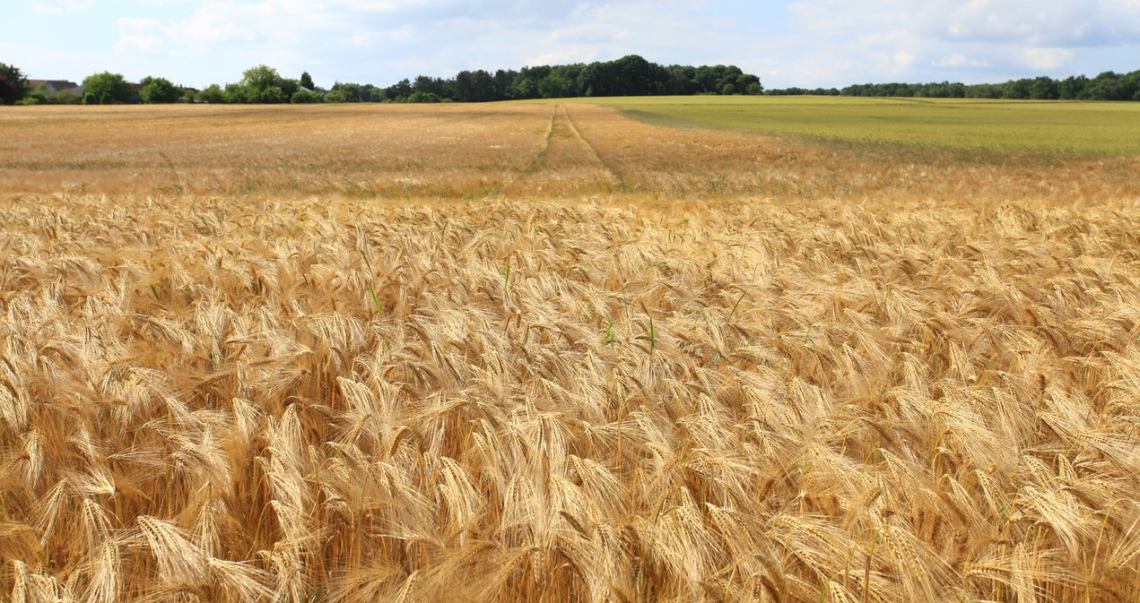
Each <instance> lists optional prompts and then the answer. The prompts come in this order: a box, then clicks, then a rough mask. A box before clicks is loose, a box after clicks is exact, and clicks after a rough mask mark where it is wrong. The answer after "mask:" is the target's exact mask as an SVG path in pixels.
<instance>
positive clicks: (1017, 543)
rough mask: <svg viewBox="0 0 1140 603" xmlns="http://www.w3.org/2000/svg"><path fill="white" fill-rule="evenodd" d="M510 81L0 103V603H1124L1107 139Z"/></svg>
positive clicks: (1133, 504)
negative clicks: (790, 112) (824, 134)
mask: <svg viewBox="0 0 1140 603" xmlns="http://www.w3.org/2000/svg"><path fill="white" fill-rule="evenodd" d="M518 107H519V106H517V105H502V106H491V107H490V108H480V111H484V112H486V113H487V115H485V116H484V117H482V118H470V117H463V116H462V115H463V112H464V111H467V112H469V111H471V109H470V107H466V108H465V107H463V106H454V107H437V108H428V109H424V108H417V109H414V110H413V109H412V108H395V109H388V108H382V109H380V110H379V112H378V113H372V112H369V111H367V110H362V109H358V108H351V109H346V110H345V112H344V113H338V112H336V111H332V112H330V113H328V114H319V115H316V116H315V117H313V118H312V119H313V120H316V118H317V117H320V118H322V119H323V120H325V121H322V122H320V123H318V121H312V122H311V126H312V127H311V128H309V130H310V132H316V133H315V134H312V135H311V136H309V137H308V138H307V139H305V141H302V142H296V144H294V143H293V142H289V143H287V144H285V143H283V144H282V145H278V146H273V145H269V146H266V144H268V143H264V142H257V141H264V140H271V139H273V137H274V136H276V137H280V138H282V139H289V140H294V139H293V137H294V136H296V135H295V132H296V131H298V125H297V124H298V123H301V124H304V123H310V122H306V121H305V120H306V119H307V118H306V117H305V115H307V114H306V113H305V112H304V111H297V112H296V113H292V114H291V113H289V112H288V111H284V112H282V113H280V114H274V115H270V116H268V117H266V116H265V115H264V114H260V115H261V117H260V118H259V119H262V120H263V121H262V122H261V123H260V124H259V125H255V124H251V125H250V128H251V129H249V130H242V129H240V128H237V127H236V126H234V123H233V122H230V121H227V120H247V119H251V116H253V115H254V114H255V113H256V112H255V111H252V110H249V111H247V110H246V109H244V108H239V109H235V110H233V112H232V113H226V112H224V111H223V112H218V113H211V114H209V115H206V116H203V115H200V114H199V115H194V116H191V114H189V113H186V112H188V111H194V110H197V109H198V108H182V109H167V110H160V111H158V112H156V113H153V114H148V113H145V112H144V111H143V110H141V109H140V110H139V111H138V112H136V113H129V112H126V111H127V109H118V111H124V112H125V113H123V114H121V115H120V114H116V113H114V111H112V112H111V113H110V114H108V113H103V112H93V113H92V114H90V115H88V116H86V118H84V117H82V116H79V115H78V114H67V113H66V112H65V111H63V110H61V111H60V114H59V115H58V116H56V117H58V119H59V120H63V121H64V122H66V121H67V120H73V121H74V123H72V124H71V125H70V126H68V127H70V128H71V129H73V130H76V131H77V132H78V137H79V138H84V137H87V139H88V140H89V141H91V142H90V144H89V145H87V146H80V147H77V148H74V149H69V150H65V151H61V150H59V149H58V148H57V149H56V150H55V151H54V155H53V154H52V153H53V151H50V150H49V149H48V146H47V145H46V144H45V145H44V146H43V147H42V148H40V147H36V146H35V144H33V142H34V141H35V140H40V138H38V137H37V136H34V135H33V134H34V133H35V132H36V128H43V129H44V130H43V131H48V130H50V129H52V128H60V127H61V126H60V125H59V123H53V122H52V120H50V119H47V117H51V116H53V115H55V114H52V113H46V112H45V113H42V114H36V115H37V116H38V117H37V119H40V120H42V121H36V120H35V119H29V118H27V115H28V114H26V113H21V112H17V111H11V112H0V122H5V123H6V124H11V123H15V122H16V121H19V120H24V123H23V125H21V126H19V127H20V128H24V129H18V128H15V126H13V128H14V129H11V130H7V131H11V132H17V135H16V136H14V138H15V140H16V141H17V142H19V141H20V140H23V141H25V142H27V143H28V151H27V153H26V154H25V155H22V156H18V155H16V154H12V153H11V152H10V149H11V148H14V147H15V145H16V143H13V142H12V140H13V139H12V138H9V139H8V140H7V141H6V142H0V144H4V145H9V146H8V148H6V149H5V150H4V160H3V161H4V163H3V166H4V170H3V172H2V173H3V178H4V179H3V181H2V186H0V188H2V189H3V194H4V195H5V196H4V197H3V200H2V201H0V225H2V231H0V232H2V235H0V249H2V250H3V253H2V254H0V313H2V314H0V315H2V316H3V319H2V320H0V494H2V498H0V562H2V568H0V569H2V571H0V600H3V601H10V602H13V603H15V602H20V603H24V602H33V601H34V602H39V601H44V602H49V601H91V602H111V601H188V602H199V601H201V602H205V601H210V602H226V601H234V602H236V601H288V602H298V603H301V602H305V603H309V602H312V603H315V602H320V601H330V602H331V601H348V602H361V601H401V602H404V601H471V602H475V601H500V602H505V603H506V602H522V601H527V602H532V601H534V602H540V601H542V602H545V601H549V602H555V601H582V602H586V601H589V602H598V603H601V602H614V603H635V602H636V603H642V602H646V603H647V602H651V601H662V602H664V601H676V602H681V601H706V602H714V601H716V602H721V601H741V602H743V601H764V602H781V603H791V602H800V601H803V602H816V601H834V602H861V603H866V602H884V603H885V602H895V601H916V602H919V601H942V600H945V601H1009V602H1013V601H1016V602H1019V603H1024V602H1030V601H1058V602H1070V601H1071V602H1092V601H1096V602H1101V601H1103V602H1111V601H1135V600H1137V598H1140V481H1138V480H1137V477H1136V476H1137V474H1138V472H1140V448H1138V444H1140V434H1138V432H1137V429H1138V428H1140V344H1138V337H1137V335H1138V334H1140V198H1138V195H1137V191H1136V188H1135V187H1136V186H1137V184H1136V176H1135V175H1134V174H1135V173H1136V172H1134V171H1131V168H1132V167H1135V164H1136V163H1137V159H1136V158H1134V157H1082V156H1071V157H1066V156H1057V155H1025V154H1008V153H1003V154H995V153H989V152H987V153H975V152H957V151H952V150H937V149H922V148H905V147H889V146H871V145H841V144H836V143H821V142H813V141H810V140H803V139H795V138H779V137H770V136H759V135H756V134H753V133H742V132H736V131H730V130H706V129H700V128H681V127H676V126H674V125H671V124H661V123H653V122H650V121H644V120H642V121H636V120H631V119H629V118H628V117H626V116H625V115H624V114H623V113H621V112H619V111H617V110H614V109H608V108H601V107H588V106H567V105H559V106H556V107H550V106H542V105H534V106H522V108H521V109H520V108H518ZM33 109H34V108H33ZM212 110H213V109H211V111H212ZM322 110H325V111H329V109H327V108H325V109H322ZM433 110H438V113H437V114H433V113H431V111H433ZM179 111H182V113H179ZM305 111H309V110H308V109H306V110H305ZM385 111H390V112H391V113H385ZM401 112H403V113H401ZM107 115H111V117H112V118H114V119H120V120H122V121H124V123H125V124H126V125H124V127H123V128H121V129H120V130H119V131H118V133H115V132H112V131H110V130H106V129H105V123H104V120H106V119H110V118H108V117H107ZM131 119H137V120H139V121H140V122H142V123H145V122H147V120H155V119H158V120H168V121H169V123H171V124H172V123H174V122H177V120H179V119H181V120H182V121H180V122H178V123H180V124H182V125H168V126H166V131H167V134H168V136H169V138H170V139H171V140H173V141H174V142H167V141H165V140H160V139H159V138H157V137H156V138H154V139H148V138H147V135H146V132H149V131H150V129H148V128H146V127H143V126H142V125H139V126H138V127H137V129H136V130H133V133H132V130H131V128H132V127H134V126H131V125H130V124H131V121H130V120H131ZM404 119H408V120H418V123H419V124H420V125H419V126H416V127H412V126H409V125H407V122H401V120H404ZM85 120H86V121H85ZM389 121H390V122H395V123H389ZM378 122H379V123H378ZM449 122H454V123H455V124H462V127H456V128H452V127H451V126H449V125H448V123H449ZM226 123H229V124H230V126H231V127H222V125H219V124H223V125H224V124H226ZM322 123H323V124H324V126H320V124H322ZM401 123H402V124H404V125H402V126H401V125H400V124H401ZM5 127H7V125H6V126H5ZM320 127H327V129H326V130H321V129H320ZM401 127H403V128H407V129H406V131H405V130H401ZM101 129H103V131H104V132H105V136H106V137H107V138H108V139H109V141H108V142H105V143H99V142H98V141H99V140H101V139H100V136H101V134H99V131H100V130H101ZM338 129H345V131H348V130H351V131H353V132H365V133H366V132H369V131H372V130H375V131H376V132H379V134H376V135H374V136H371V137H370V136H366V135H364V134H360V136H359V137H354V138H351V140H348V139H346V142H345V146H343V147H339V148H331V147H328V143H329V142H330V141H332V140H334V139H336V138H337V136H338V135H337V134H336V133H335V132H336V131H337V130H338ZM500 129H501V130H502V132H501V135H500V134H499V130H500ZM211 132H212V133H211ZM258 132H260V133H258ZM380 134H382V135H380ZM116 136H118V137H121V138H116ZM401 136H404V137H405V138H403V139H401V138H400V137H401ZM447 136H452V137H454V138H453V139H446V137H447ZM242 137H248V139H243V138H242ZM211 138H212V139H214V142H213V143H209V144H214V145H215V147H214V148H216V149H219V150H218V151H217V153H216V154H215V155H210V154H209V153H205V152H204V151H203V150H202V146H201V145H207V141H208V140H209V139H211ZM243 140H245V142H243ZM297 140H298V141H299V140H300V139H297ZM367 140H375V141H379V142H375V143H373V146H371V147H370V146H368V144H369V143H367V142H366V141H367ZM100 145H102V146H100ZM148 145H150V146H148ZM298 145H311V146H310V147H299V146H298ZM318 148H326V149H328V150H327V152H324V153H323V154H322V153H318V152H317V151H316V150H315V149H318ZM37 149H39V150H37ZM139 149H150V151H146V152H143V151H139ZM155 149H159V150H161V151H162V154H163V155H165V156H166V160H165V161H164V160H163V159H162V157H158V159H157V160H156V159H155V156H154V155H155V153H154V150H155ZM267 149H268V150H267ZM369 149H371V152H372V155H365V153H366V152H368V150H369ZM392 149H398V150H392ZM486 149H491V150H490V151H487V150H486ZM306 150H308V151H311V152H312V153H313V154H312V156H311V160H310V159H307V160H306V161H310V162H309V163H302V162H301V159H299V157H301V156H302V155H303V153H301V151H306ZM294 152H296V153H298V154H297V155H290V153H294ZM116 153H118V154H119V155H118V156H117V157H118V158H117V159H115V158H114V157H115V156H116V155H115V154H116ZM483 153H488V154H483ZM363 156H368V157H371V158H372V159H370V160H369V161H371V162H373V167H368V166H367V165H365V163H366V162H363V160H362V163H360V164H353V163H352V162H351V161H352V158H353V157H363ZM290 157H292V159H290ZM401 158H402V159H401ZM781 158H783V159H781ZM401 160H402V161H404V163H403V164H400V163H399V161H401ZM290 161H292V162H293V163H289V162H290ZM433 162H434V163H433ZM282 165H285V166H286V167H281V166H282ZM171 166H173V167H171ZM306 166H307V167H306ZM338 166H343V167H342V168H338ZM294 168H296V170H295V173H292V172H293V170H294ZM243 169H244V170H246V173H247V175H249V176H250V178H249V180H248V181H247V182H246V183H245V184H239V183H235V182H232V181H231V180H232V177H233V173H232V172H227V171H226V170H243ZM858 169H861V170H862V171H854V170H858ZM172 172H177V173H178V176H177V177H175V176H173V175H172ZM310 173H311V174H316V175H317V177H320V178H323V179H320V180H318V181H317V182H308V181H307V180H306V178H307V177H308V176H307V175H308V174H310ZM436 173H438V174H439V175H438V178H436V177H435V176H433V174H436ZM131 174H133V176H131ZM396 178H406V179H412V180H414V179H417V178H418V179H419V181H420V183H419V184H415V183H407V182H406V183H405V184H408V188H406V189H400V190H397V189H396V188H393V187H394V186H396ZM123 179H126V181H125V182H124V181H123ZM337 182H340V183H342V184H343V185H344V186H342V187H340V188H338V187H336V186H335V183H337ZM352 182H357V183H358V184H359V183H360V182H363V183H364V184H359V185H356V184H350V183H352ZM52 183H54V185H55V187H56V189H55V190H50V188H49V187H50V186H51V185H52ZM714 183H715V184H714ZM924 183H929V184H930V186H929V187H926V186H925V185H924ZM242 186H248V190H247V191H244V192H243V190H241V187H242ZM227 187H233V188H232V189H231V188H227ZM317 188H319V189H323V192H322V191H318V190H314V189H317Z"/></svg>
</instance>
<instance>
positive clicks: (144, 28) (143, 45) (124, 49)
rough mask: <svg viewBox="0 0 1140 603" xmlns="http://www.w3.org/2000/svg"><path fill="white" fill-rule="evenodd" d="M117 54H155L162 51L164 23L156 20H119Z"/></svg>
mask: <svg viewBox="0 0 1140 603" xmlns="http://www.w3.org/2000/svg"><path fill="white" fill-rule="evenodd" d="M118 24H119V41H118V42H116V43H115V52H116V53H127V54H129V53H144V54H153V53H156V52H159V51H161V50H162V46H163V44H162V36H163V35H164V32H163V29H164V28H163V26H162V23H160V22H159V21H156V20H154V19H119V20H118Z"/></svg>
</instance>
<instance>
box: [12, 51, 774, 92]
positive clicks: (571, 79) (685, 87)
mask: <svg viewBox="0 0 1140 603" xmlns="http://www.w3.org/2000/svg"><path fill="white" fill-rule="evenodd" d="M0 68H2V69H0V100H2V101H3V102H6V103H14V102H20V103H22V104H63V103H85V104H119V103H132V102H144V103H173V102H202V103H266V104H268V103H355V102H363V103H381V102H394V103H439V102H488V101H501V100H513V99H535V98H569V97H591V96H594V97H597V96H652V95H693V94H725V95H732V94H753V95H756V94H761V93H763V91H764V88H763V86H762V85H761V84H760V78H759V77H757V76H755V75H752V74H748V73H744V71H743V70H741V69H740V68H739V67H736V66H734V65H704V66H700V67H690V66H684V65H668V66H665V65H658V64H656V63H652V62H650V61H647V60H645V59H644V58H642V57H640V56H637V55H630V56H626V57H622V58H620V59H618V60H616V61H596V62H593V63H578V64H574V65H554V66H551V65H541V66H536V67H524V68H522V69H520V70H514V69H500V70H498V71H495V72H494V73H491V72H489V71H484V70H476V71H461V72H460V73H458V74H457V75H456V76H455V77H451V78H435V77H429V76H424V75H421V76H419V77H416V78H415V79H414V80H410V79H405V80H401V81H399V82H397V83H396V84H394V85H392V86H388V87H386V88H380V87H377V86H374V85H372V84H358V83H351V82H337V83H335V84H334V85H333V86H332V87H331V88H329V89H324V88H320V87H318V86H316V85H314V83H313V79H312V77H311V76H310V75H309V74H308V73H303V74H301V77H300V78H298V79H292V78H288V77H283V76H282V75H281V74H280V73H278V72H277V70H276V69H273V68H272V67H268V66H266V65H258V66H257V67H253V68H251V69H248V70H246V71H245V72H244V73H243V74H242V79H241V81H239V82H236V83H230V84H225V85H224V86H223V85H219V84H214V85H211V86H209V87H207V88H206V89H204V90H196V89H193V88H187V87H181V86H175V85H174V84H172V83H171V82H170V81H169V80H167V79H165V78H154V77H148V78H145V79H144V80H143V81H141V82H139V83H138V84H132V83H130V82H127V81H126V80H124V78H123V76H121V75H118V74H113V73H100V74H95V75H92V76H90V77H88V78H87V79H85V80H84V81H83V85H82V86H76V87H75V88H74V89H71V90H56V89H53V88H51V87H49V86H47V85H42V86H40V87H39V88H35V89H32V88H30V87H28V86H27V78H25V77H23V75H22V74H21V73H20V71H19V69H16V68H15V67H11V66H8V65H4V64H0ZM6 83H7V84H6ZM5 86H7V88H5ZM5 89H7V90H8V93H4V92H3V90H5Z"/></svg>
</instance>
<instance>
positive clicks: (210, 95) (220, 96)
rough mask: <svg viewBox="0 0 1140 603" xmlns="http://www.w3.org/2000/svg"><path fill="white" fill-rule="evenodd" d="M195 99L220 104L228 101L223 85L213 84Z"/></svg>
mask: <svg viewBox="0 0 1140 603" xmlns="http://www.w3.org/2000/svg"><path fill="white" fill-rule="evenodd" d="M194 100H196V101H198V102H200V103H211V104H220V103H224V102H226V96H225V93H224V92H222V88H221V86H219V85H217V84H212V85H211V86H210V87H209V88H206V89H205V90H203V91H201V92H199V93H198V94H197V95H195V96H194Z"/></svg>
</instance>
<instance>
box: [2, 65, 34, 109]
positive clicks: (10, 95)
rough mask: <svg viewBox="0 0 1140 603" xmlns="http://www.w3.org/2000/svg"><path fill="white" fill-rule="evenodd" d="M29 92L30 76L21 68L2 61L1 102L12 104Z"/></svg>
mask: <svg viewBox="0 0 1140 603" xmlns="http://www.w3.org/2000/svg"><path fill="white" fill-rule="evenodd" d="M27 93H28V78H27V77H25V76H24V74H23V73H20V70H19V68H17V67H15V66H13V65H8V64H6V63H0V103H3V104H6V105H10V104H13V103H15V102H17V101H19V100H20V99H22V98H24V95H26V94H27Z"/></svg>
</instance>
